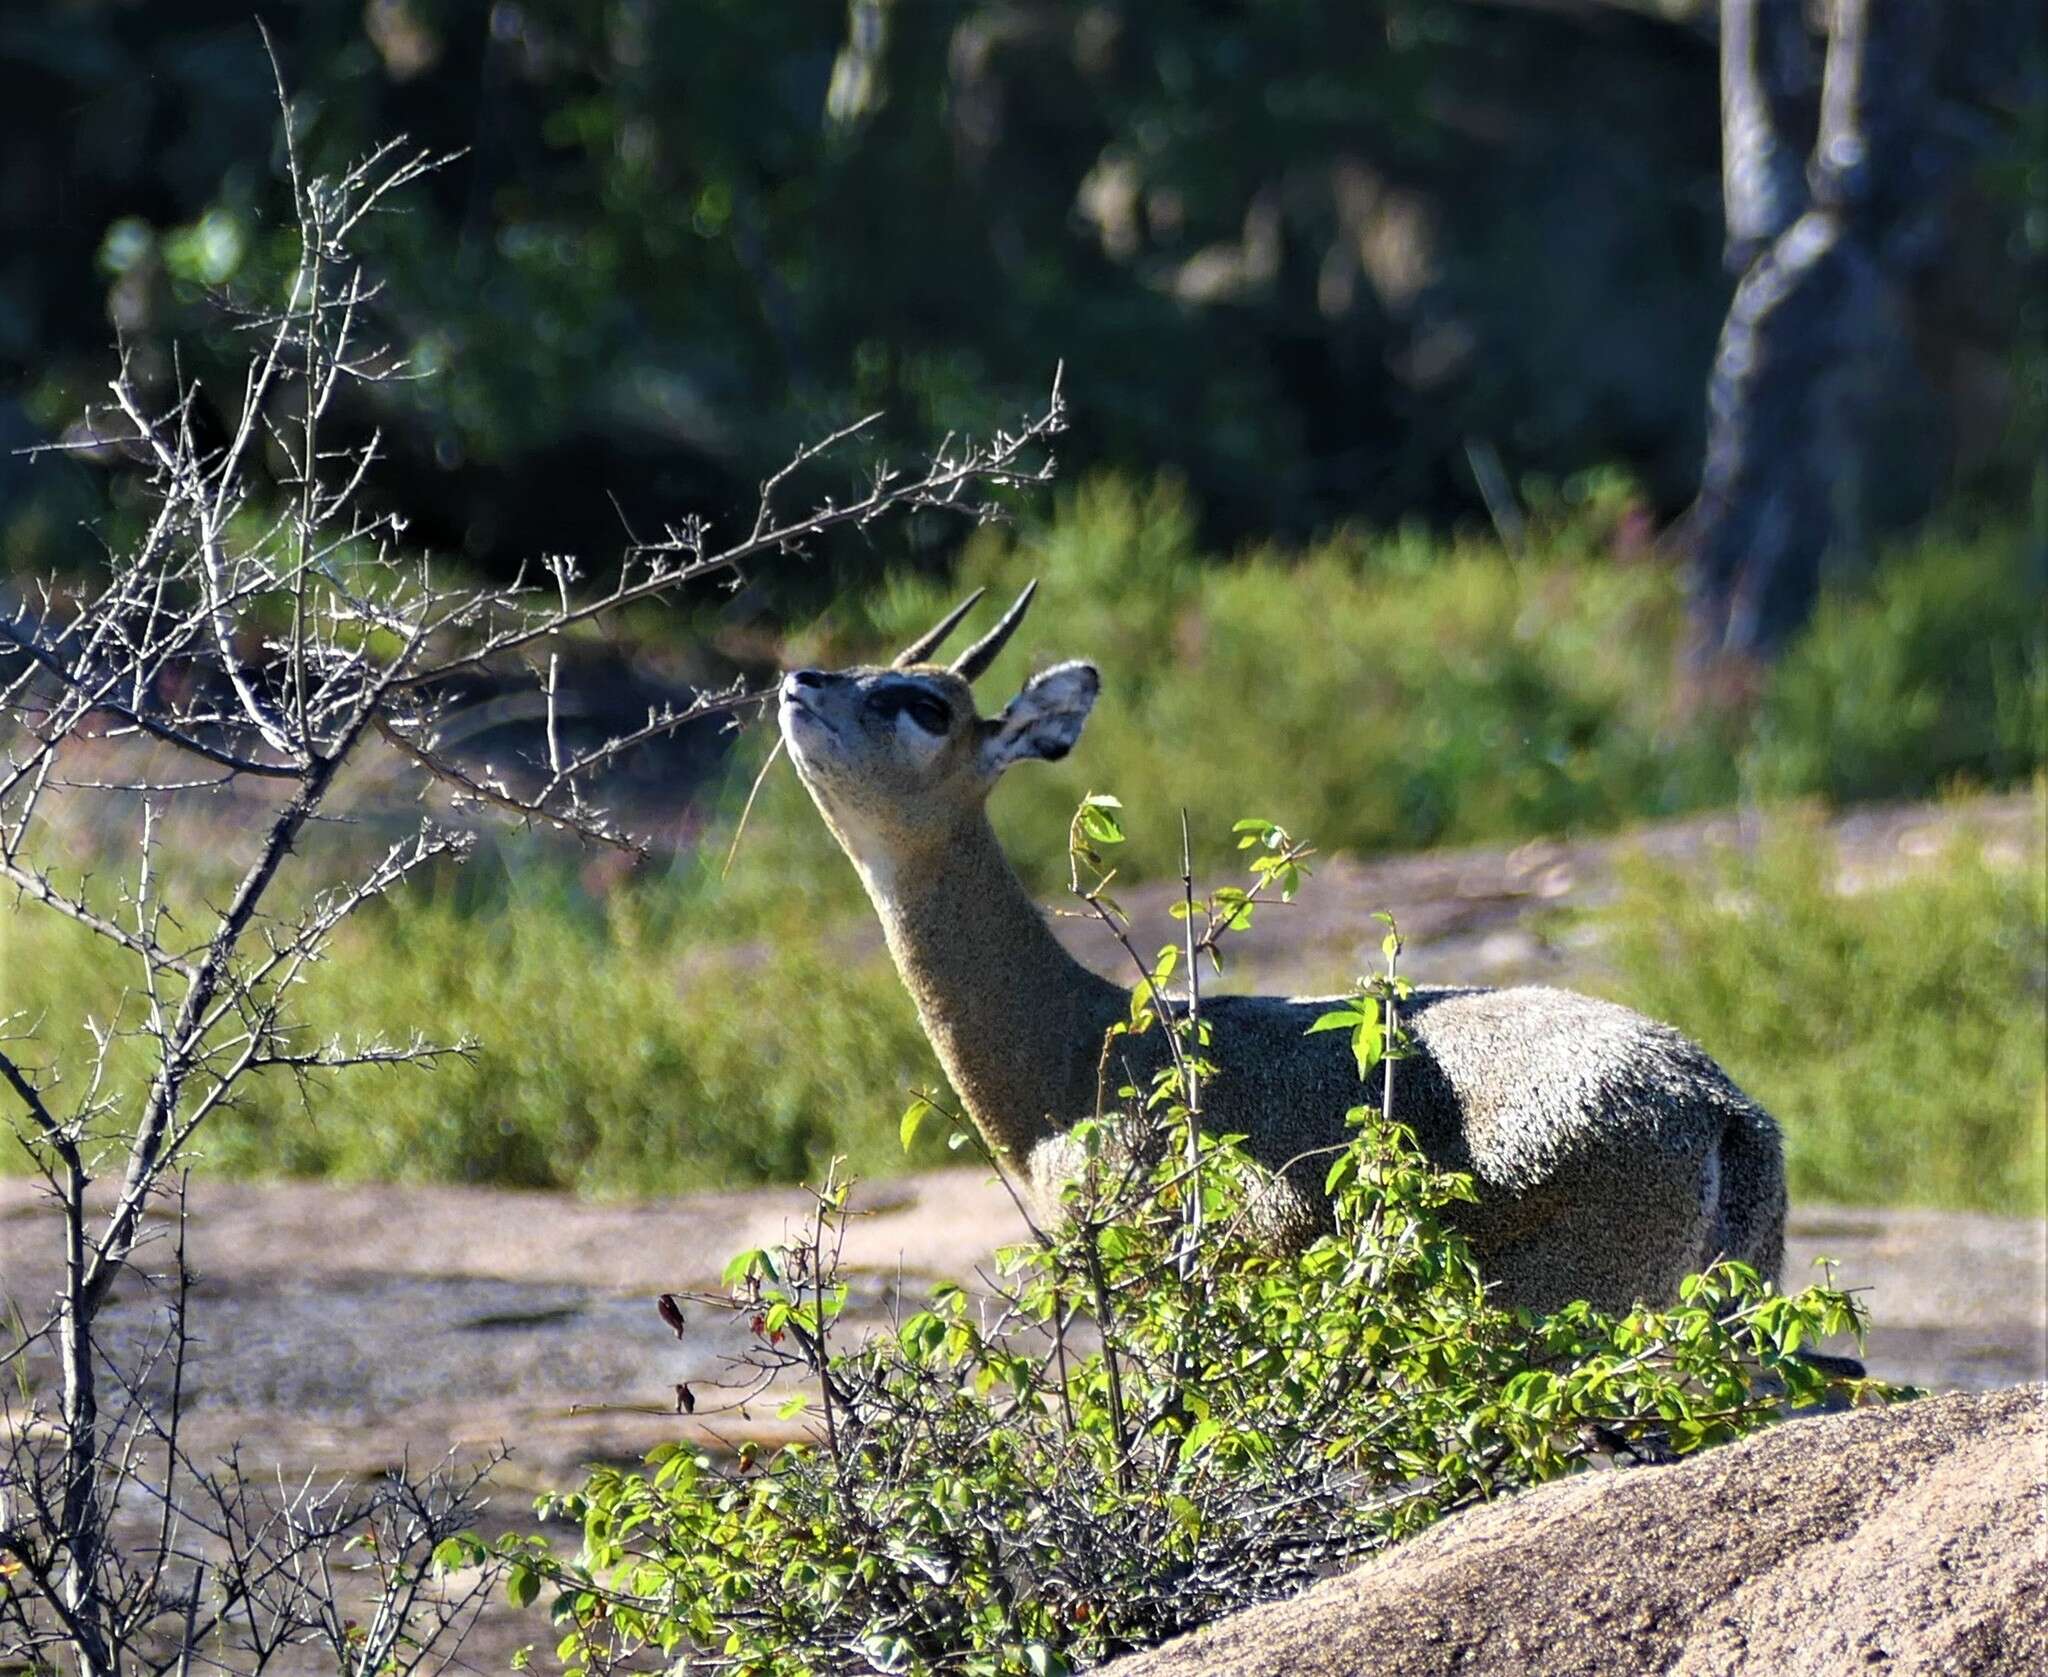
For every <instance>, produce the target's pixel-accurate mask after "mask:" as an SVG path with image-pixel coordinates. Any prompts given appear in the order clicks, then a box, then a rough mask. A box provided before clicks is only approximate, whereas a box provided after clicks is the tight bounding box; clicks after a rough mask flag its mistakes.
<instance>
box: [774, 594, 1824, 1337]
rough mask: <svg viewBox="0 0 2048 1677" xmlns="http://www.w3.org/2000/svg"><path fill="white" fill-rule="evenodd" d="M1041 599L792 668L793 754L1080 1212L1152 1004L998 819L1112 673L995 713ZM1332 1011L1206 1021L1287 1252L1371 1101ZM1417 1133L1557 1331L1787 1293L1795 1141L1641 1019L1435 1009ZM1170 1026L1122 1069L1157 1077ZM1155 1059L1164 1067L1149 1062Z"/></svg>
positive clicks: (1421, 1040)
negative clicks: (1569, 1324)
mask: <svg viewBox="0 0 2048 1677" xmlns="http://www.w3.org/2000/svg"><path fill="white" fill-rule="evenodd" d="M1035 588H1036V584H1035V583H1033V584H1032V585H1030V586H1028V587H1026V588H1025V590H1024V591H1023V593H1022V594H1021V595H1019V596H1018V598H1017V601H1016V603H1015V604H1014V605H1012V606H1011V607H1010V609H1009V611H1008V612H1007V613H1005V614H1004V616H1003V617H1002V619H1001V621H999V622H998V623H997V624H996V625H995V627H994V628H993V629H991V630H990V631H989V633H988V634H987V635H985V636H984V637H982V638H981V639H980V640H978V641H976V642H975V643H974V644H973V645H972V646H970V647H969V648H968V649H967V650H966V651H965V652H964V653H962V654H961V655H960V657H959V658H957V659H956V660H955V661H954V662H953V663H952V664H951V665H941V664H937V663H933V662H930V661H929V660H930V659H931V658H932V655H933V654H934V653H935V652H937V650H938V649H939V647H940V645H941V644H942V643H943V642H944V641H945V639H946V637H947V636H948V635H949V634H951V632H952V631H953V630H954V629H955V628H957V627H958V626H959V624H960V623H961V622H962V620H963V619H965V617H966V616H967V614H968V612H969V611H971V610H972V609H973V607H974V605H975V603H976V601H977V600H978V599H979V598H980V591H979V590H977V591H976V592H975V593H974V594H972V595H970V596H969V597H968V598H967V600H966V601H964V602H963V603H962V604H961V605H960V606H958V607H957V608H955V609H954V610H953V611H952V612H950V613H948V614H947V615H946V616H945V617H944V618H943V619H942V620H941V621H940V622H939V623H937V624H936V625H935V626H934V627H933V628H932V629H930V630H929V631H928V632H927V633H925V634H924V635H922V636H920V637H919V638H918V639H917V640H916V641H915V642H913V643H912V644H911V645H910V646H908V647H905V648H904V649H903V651H902V652H901V653H899V654H898V655H897V657H896V658H895V660H894V661H893V662H891V663H890V664H888V665H887V666H865V665H863V666H857V667H854V668H850V669H844V670H835V671H824V670H813V669H801V670H796V671H794V672H792V673H790V674H787V675H785V676H784V677H783V680H782V683H781V687H780V690H779V694H778V698H779V722H780V726H781V732H782V738H783V741H784V743H785V744H786V745H787V747H788V749H789V754H790V757H791V759H792V761H793V762H794V763H795V765H796V769H797V772H798V774H799V776H800V777H801V779H802V781H803V783H804V786H805V787H806V788H807V789H808V791H809V792H810V795H811V797H812V800H813V801H814V802H815V803H816V804H817V806H818V810H819V813H820V814H821V815H823V817H824V819H825V824H826V825H827V826H828V827H829V828H830V829H831V831H832V834H833V836H834V837H835V838H836V839H837V840H838V842H839V844H840V847H841V848H842V849H844V850H845V852H846V854H847V857H848V858H849V859H850V860H851V861H852V863H853V866H854V868H855V870H856V871H857V872H858V873H859V875H860V878H861V882H862V883H863V884H864V885H865V886H866V888H867V893H868V896H869V898H870V899H871V900H872V901H873V903H874V906H875V912H876V913H877V914H878V915H879V916H880V917H881V922H882V930H883V933H884V935H885V936H886V938H887V940H888V945H889V952H890V954H891V956H892V957H893V958H894V961H895V964H896V969H897V971H898V973H899V974H900V975H901V976H902V979H903V983H904V986H905V988H906V989H908V990H909V992H910V995H911V999H912V1000H913V1001H914V1002H915V1004H916V1006H917V1011H918V1014H919V1016H920V1018H921V1020H922V1022H923V1025H924V1029H925V1033H926V1035H927V1036H928V1037H929V1038H930V1039H931V1044H932V1047H933V1049H934V1050H935V1051H936V1053H937V1055H938V1058H939V1061H940V1064H941V1065H942V1066H943V1067H944V1069H945V1072H946V1076H947V1077H948V1079H949V1080H950V1081H951V1083H952V1085H953V1088H954V1090H955V1091H956V1093H957V1094H958V1096H959V1098H960V1101H961V1103H962V1106H963V1107H964V1109H965V1111H966V1113H967V1115H968V1116H969V1117H970V1118H971V1119H972V1120H973V1122H974V1123H975V1125H976V1126H977V1127H978V1128H979V1129H980V1131H981V1133H982V1136H983V1138H984V1139H985V1140H986V1141H987V1142H988V1144H989V1146H990V1148H991V1149H992V1150H993V1152H994V1153H995V1154H996V1155H997V1156H998V1158H999V1159H1000V1160H1002V1161H1003V1162H1004V1163H1005V1164H1006V1165H1008V1166H1010V1167H1011V1168H1013V1169H1014V1170H1015V1171H1016V1172H1017V1174H1018V1175H1019V1176H1020V1177H1021V1178H1023V1180H1024V1183H1025V1187H1026V1192H1027V1194H1028V1197H1029V1198H1030V1200H1031V1201H1032V1202H1033V1204H1034V1207H1035V1209H1036V1210H1037V1211H1039V1212H1041V1213H1042V1214H1043V1215H1045V1216H1047V1217H1057V1215H1058V1214H1059V1206H1060V1200H1061V1189H1062V1186H1063V1185H1064V1184H1065V1183H1066V1182H1068V1181H1069V1180H1071V1179H1072V1177H1073V1176H1074V1175H1075V1174H1076V1173H1077V1171H1078V1170H1079V1168H1080V1159H1081V1155H1080V1150H1079V1148H1078V1146H1077V1145H1076V1144H1075V1142H1074V1140H1073V1138H1072V1136H1071V1134H1070V1132H1071V1131H1072V1130H1073V1128H1074V1126H1075V1125H1076V1124H1077V1123H1079V1122H1080V1121H1081V1120H1082V1119H1084V1118H1087V1117H1090V1116H1092V1115H1093V1114H1094V1113H1095V1112H1096V1110H1097V1097H1098V1068H1099V1066H1100V1063H1101V1056H1102V1048H1103V1042H1104V1033H1105V1032H1106V1031H1107V1030H1108V1029H1109V1027H1110V1026H1111V1025H1112V1024H1114V1023H1115V1022H1116V1021H1118V1020H1121V1019H1126V1018H1128V1017H1129V1009H1130V996H1129V994H1128V992H1127V991H1125V990H1124V989H1123V988H1121V987H1120V986H1118V985H1116V984H1114V983H1112V982H1110V981H1109V980H1107V979H1104V978H1101V977H1098V976H1097V975H1096V974H1094V973H1092V972H1090V971H1089V970H1088V969H1087V968H1085V967H1084V966H1082V965H1081V964H1080V963H1079V962H1078V961H1076V960H1075V959H1074V958H1073V957H1072V956H1071V955H1069V954H1068V953H1067V951H1066V950H1065V949H1064V948H1063V947H1062V946H1061V945H1060V943H1059V942H1058V941H1057V940H1056V939H1055V938H1054V936H1053V935H1052V932H1051V930H1050V929H1049V928H1048V926H1047V925H1046V922H1045V919H1044V917H1043V916H1042V915H1041V913H1040V911H1039V909H1038V907H1037V905H1036V904H1035V903H1033V901H1032V900H1031V898H1030V897H1029V896H1028V895H1027V894H1026V892H1025V890H1024V887H1023V885H1022V883H1021V882H1020V881H1019V880H1018V878H1017V875H1016V873H1015V872H1014V871H1013V870H1012V868H1011V866H1010V864H1009V861H1008V859H1007V858H1006V857H1005V856H1004V854H1003V851H1002V849H1001V847H1000V846H999V845H998V843H997V841H996V836H995V833H994V831H993V830H992V829H991V827H990V826H989V821H988V815H987V812H986V805H987V801H988V796H989V792H990V790H991V789H992V788H993V787H994V786H995V784H996V781H997V780H998V779H999V778H1000V777H1001V776H1002V775H1003V774H1004V772H1005V771H1007V770H1008V769H1010V768H1012V767H1014V766H1015V765H1016V764H1018V763H1023V762H1028V761H1030V760H1031V759H1033V758H1042V759H1044V760H1046V761H1048V762H1051V761H1057V760H1058V759H1060V758H1062V757H1064V756H1066V755H1067V753H1068V752H1069V751H1071V750H1072V749H1073V748H1074V746H1075V744H1076V742H1077V741H1078V740H1079V739H1080V737H1081V730H1082V727H1083V725H1084V724H1085V723H1086V721H1087V719H1088V714H1089V712H1090V710H1091V709H1092V708H1093V707H1094V704H1095V700H1096V695H1097V694H1098V692H1099V691H1100V688H1101V679H1100V677H1099V676H1098V674H1097V672H1096V670H1095V668H1094V666H1093V665H1091V664H1087V663H1082V662H1078V661H1076V662H1068V663H1061V664H1055V665H1053V666H1052V667H1051V668H1049V669H1046V670H1043V671H1041V672H1040V673H1039V674H1037V675H1034V676H1033V677H1032V678H1031V679H1030V680H1028V681H1027V682H1025V683H1024V686H1023V688H1022V690H1021V691H1020V692H1018V693H1017V695H1016V696H1015V697H1014V698H1012V699H1011V700H1010V702H1009V703H1008V704H1007V705H1005V706H1004V707H1003V709H1002V712H1001V714H1000V715H997V716H994V717H983V716H981V715H980V714H979V712H978V711H977V709H976V706H975V700H974V693H973V683H974V681H975V680H976V678H977V677H979V676H980V675H981V674H982V673H983V672H984V671H985V670H987V669H988V667H989V665H990V664H991V663H993V662H994V660H995V658H996V655H997V654H998V653H999V652H1000V651H1001V650H1002V648H1003V646H1004V644H1005V643H1006V642H1007V641H1008V640H1009V638H1010V637H1011V635H1013V634H1014V633H1015V632H1016V629H1017V625H1018V624H1019V623H1020V622H1021V621H1022V620H1023V617H1024V613H1025V611H1026V610H1027V609H1028V607H1029V606H1030V603H1031V596H1032V593H1033V591H1034V589H1035ZM1331 1005H1332V1003H1331V1002H1330V1001H1329V1000H1327V999H1324V1000H1318V999H1307V998H1283V997H1278V996H1220V997H1216V998H1213V999H1208V1000H1205V1001H1204V1002H1203V1004H1202V1014H1203V1018H1204V1019H1205V1020H1206V1021H1207V1022H1208V1023H1209V1025H1210V1026H1211V1028H1212V1030H1213V1033H1214V1034H1213V1038H1212V1044H1211V1051H1210V1054H1209V1057H1210V1058H1211V1059H1213V1060H1214V1061H1215V1062H1216V1064H1217V1066H1218V1067H1219V1068H1220V1070H1219V1075H1217V1076H1216V1077H1215V1078H1213V1079H1205V1089H1204V1102H1203V1114H1202V1119H1203V1125H1204V1127H1205V1128H1207V1129H1211V1130H1213V1131H1215V1132H1216V1133H1219V1134H1237V1135H1242V1136H1244V1137H1245V1138H1246V1140H1245V1143H1244V1145H1245V1147H1246V1150H1247V1151H1248V1152H1249V1153H1250V1154H1251V1156H1252V1157H1253V1158H1254V1159H1256V1160H1257V1161H1258V1162H1259V1163H1260V1164H1261V1165H1263V1166H1264V1167H1266V1168H1267V1169H1268V1170H1270V1171H1271V1172H1272V1173H1273V1177H1274V1180H1273V1184H1272V1193H1273V1196H1274V1202H1275V1203H1274V1206H1273V1207H1272V1217H1271V1220H1270V1229H1271V1233H1270V1236H1269V1238H1271V1239H1272V1240H1273V1241H1274V1242H1275V1243H1276V1244H1277V1245H1280V1246H1283V1247H1286V1246H1298V1245H1302V1244H1306V1243H1307V1242H1308V1241H1310V1240H1312V1239H1313V1238H1314V1237H1315V1235H1316V1234H1317V1233H1319V1232H1321V1231H1322V1230H1324V1229H1327V1228H1329V1227H1331V1226H1332V1215H1331V1211H1330V1207H1329V1203H1328V1200H1327V1197H1326V1196H1325V1195H1324V1193H1323V1191H1322V1189H1323V1182H1324V1177H1325V1172H1326V1170H1327V1165H1328V1158H1329V1154H1330V1152H1331V1150H1333V1149H1334V1148H1336V1147H1339V1146H1341V1145H1342V1144H1343V1143H1344V1142H1345V1140H1346V1139H1347V1129H1346V1123H1345V1115H1346V1113H1347V1112H1348V1111H1349V1110H1350V1109H1352V1108H1353V1107H1356V1106H1359V1105H1361V1104H1365V1103H1368V1102H1370V1103H1372V1104H1375V1105H1377V1104H1378V1103H1379V1101H1380V1099H1381V1093H1380V1085H1379V1080H1380V1079H1383V1078H1384V1077H1385V1076H1386V1075H1387V1068H1386V1067H1384V1066H1382V1067H1381V1068H1380V1069H1379V1070H1378V1071H1376V1072H1375V1073H1374V1074H1373V1078H1372V1080H1371V1081H1369V1082H1368V1084H1367V1085H1365V1086H1364V1087H1361V1085H1360V1082H1359V1078H1358V1071H1357V1066H1356V1063H1355V1061H1354V1059H1353V1056H1352V1051H1351V1046H1350V1044H1349V1042H1348V1041H1347V1040H1346V1039H1345V1038H1344V1036H1343V1035H1342V1034H1341V1033H1335V1032H1323V1033H1319V1034H1315V1035H1310V1034H1309V1032H1308V1027H1309V1026H1310V1024H1311V1023H1312V1022H1313V1021H1314V1020H1315V1019H1316V1018H1317V1017H1318V1015H1319V1014H1321V1013H1322V1012H1323V1011H1324V1010H1325V1009H1326V1008H1328V1007H1329V1006H1331ZM1403 1022H1404V1023H1405V1024H1406V1026H1407V1027H1408V1029H1409V1031H1410V1033H1411V1036H1412V1042H1411V1045H1410V1050H1411V1051H1410V1053H1409V1054H1408V1055H1407V1056H1406V1057H1404V1058H1402V1059H1401V1060H1400V1062H1399V1075H1398V1077H1397V1078H1396V1081H1395V1089H1394V1117H1395V1119H1396V1120H1397V1121H1398V1122H1400V1123H1402V1124H1405V1125H1407V1126H1408V1127H1409V1128H1410V1129H1411V1130H1412V1131H1413V1132H1414V1134H1415V1136H1416V1138H1417V1140H1418V1142H1419V1144H1420V1145H1421V1147H1422V1150H1423V1152H1424V1153H1425V1154H1426V1155H1427V1156H1428V1157H1429V1158H1430V1160H1431V1161H1433V1162H1434V1163H1435V1164H1437V1165H1438V1166H1440V1167H1442V1168H1445V1169H1449V1170H1455V1171H1460V1172H1464V1173H1467V1174H1469V1175H1470V1177H1471V1178H1472V1180H1473V1183H1474V1186H1475V1189H1476V1192H1477V1196H1478V1198H1477V1203H1476V1204H1471V1205H1461V1206H1459V1207H1458V1208H1456V1209H1457V1215H1456V1219H1455V1220H1456V1223H1457V1225H1458V1227H1460V1228H1461V1229H1462V1231H1463V1232H1464V1234H1465V1235H1466V1237H1467V1238H1468V1239H1469V1241H1470V1242H1471V1245H1472V1249H1473V1254H1474V1257H1475V1259H1476V1261H1477V1263H1478V1266H1479V1269H1480V1273H1481V1275H1482V1277H1483V1278H1484V1279H1485V1280H1486V1281H1487V1282H1488V1283H1489V1285H1491V1286H1492V1287H1493V1289H1494V1293H1495V1296H1496V1297H1497V1298H1499V1299H1500V1300H1502V1301H1503V1302H1505V1303H1507V1304H1509V1305H1513V1306H1525V1307H1527V1308H1529V1309H1532V1310H1536V1311H1545V1310H1550V1309H1555V1308H1557V1307H1558V1306H1560V1305H1562V1304H1565V1303H1567V1302H1569V1301H1571V1300H1574V1299H1586V1300H1588V1301H1590V1302H1591V1303H1592V1304H1593V1305H1595V1306H1596V1307H1597V1308H1601V1309H1605V1310H1616V1311H1619V1310H1625V1309H1627V1308H1629V1307H1631V1306H1633V1305H1634V1304H1636V1303H1638V1302H1643V1303H1648V1304H1652V1305H1661V1304H1665V1303H1669V1302H1670V1301H1671V1300H1672V1299H1673V1298H1674V1297H1675V1295H1676V1291H1677V1287H1678V1283H1679V1282H1680V1280H1682V1279H1683V1278H1684V1277H1685V1276H1686V1275H1688V1274H1690V1273H1693V1272H1695V1271H1698V1270H1700V1269H1703V1268H1705V1267H1707V1266H1708V1265H1709V1264H1711V1263H1713V1262H1714V1261H1716V1260H1717V1259H1719V1258H1723V1257H1727V1258H1736V1259H1740V1260H1742V1261H1743V1262H1745V1263H1748V1264H1750V1265H1752V1266H1754V1267H1755V1268H1756V1269H1757V1270H1758V1271H1759V1272H1760V1273H1762V1274H1763V1275H1764V1276H1766V1277H1767V1278H1772V1279H1775V1277H1776V1275H1777V1273H1778V1269H1779V1266H1780V1263H1781V1261H1782V1257H1783V1247H1784V1215H1785V1179H1784V1166H1783V1158H1782V1149H1781V1145H1780V1139H1779V1134H1778V1128H1777V1125H1776V1124H1775V1123H1774V1122H1773V1121H1772V1119H1771V1117H1770V1115H1769V1114H1768V1113H1766V1112H1765V1111H1764V1110H1763V1109H1762V1108H1761V1107H1759V1106H1758V1105H1756V1103H1755V1102H1753V1101H1751V1100H1750V1099H1749V1098H1748V1097H1747V1096H1746V1095H1744V1094H1743V1093H1742V1091H1741V1090H1740V1089H1738V1088H1737V1087H1736V1086H1735V1084H1734V1083H1733V1082H1732V1081H1730V1079H1729V1078H1728V1076H1727V1075H1726V1074H1725V1073H1724V1072H1723V1071H1722V1070H1721V1068H1720V1067H1719V1066H1718V1065H1716V1064H1715V1063H1714V1061H1713V1060H1712V1059H1710V1058H1709V1057H1708V1056H1707V1054H1706V1053H1705V1052H1704V1051H1703V1050H1702V1049H1700V1048H1698V1047H1696V1046H1695V1045H1694V1044H1693V1043H1691V1042H1689V1041H1687V1040H1686V1039H1685V1038H1684V1037H1682V1036H1680V1035H1679V1034H1678V1033H1677V1032H1676V1031H1674V1030H1672V1029H1670V1028H1669V1027H1667V1026H1664V1025H1660V1024H1657V1023H1655V1022H1654V1021H1652V1020H1649V1019H1646V1018H1644V1017H1642V1016H1641V1015H1639V1014H1636V1013H1632V1012H1630V1011H1628V1010H1627V1009H1626V1008H1622V1007H1617V1006H1615V1005H1613V1004H1611V1003H1608V1002H1604V1001H1596V1000H1594V999H1592V998H1590V997H1587V996H1580V995H1576V994H1573V993H1571V992H1569V991H1565V990H1557V989H1551V988H1547V987H1542V986H1533V985H1532V986H1524V987H1515V988H1510V989H1476V988H1450V987H1445V988H1418V989H1417V990H1416V991H1415V992H1414V994H1413V995H1412V996H1411V997H1410V998H1409V1000H1408V1001H1407V1002H1406V1003H1405V1005H1404V1009H1403ZM1161 1035H1162V1033H1161V1032H1159V1031H1157V1030H1154V1031H1151V1032H1148V1033H1146V1034H1144V1035H1141V1036H1137V1037H1133V1038H1127V1039H1125V1041H1124V1042H1123V1043H1121V1044H1120V1045H1119V1048H1120V1052H1127V1053H1128V1054H1129V1056H1130V1065H1131V1069H1133V1070H1135V1071H1137V1072H1139V1073H1140V1074H1141V1075H1142V1074H1143V1073H1145V1072H1147V1071H1149V1070H1152V1069H1156V1068H1157V1066H1158V1064H1160V1063H1163V1061H1164V1059H1165V1057H1166V1048H1165V1046H1164V1044H1163V1042H1162V1041H1161ZM1146 1056H1149V1057H1150V1058H1149V1059H1147V1058H1146Z"/></svg>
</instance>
